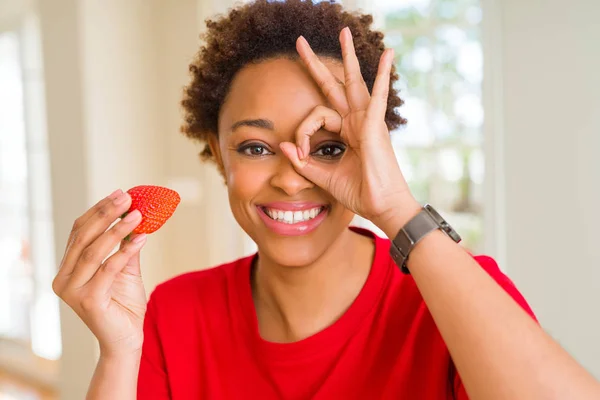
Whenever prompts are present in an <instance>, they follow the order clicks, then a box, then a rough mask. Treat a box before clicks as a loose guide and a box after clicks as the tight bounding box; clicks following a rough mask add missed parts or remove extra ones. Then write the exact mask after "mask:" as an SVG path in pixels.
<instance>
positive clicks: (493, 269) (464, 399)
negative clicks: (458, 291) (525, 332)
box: [452, 256, 537, 400]
mask: <svg viewBox="0 0 600 400" xmlns="http://www.w3.org/2000/svg"><path fill="white" fill-rule="evenodd" d="M474 258H475V260H476V261H477V262H478V263H479V265H480V266H481V267H482V268H483V269H484V270H485V271H486V272H487V273H488V274H489V275H490V276H491V277H492V278H494V280H495V281H496V282H497V283H498V284H499V285H500V286H501V287H502V288H503V289H504V290H505V291H506V293H508V294H509V295H510V297H512V298H513V300H515V301H516V302H517V304H518V305H519V306H521V308H522V309H523V310H525V312H526V313H527V314H529V315H530V316H531V318H533V319H534V320H536V321H537V319H536V317H535V315H534V314H533V311H532V310H531V307H529V304H527V301H526V300H525V298H524V297H523V295H522V294H521V293H520V292H519V291H518V290H517V287H516V286H515V285H514V283H513V282H512V281H511V280H510V278H509V277H507V276H506V275H504V274H503V273H502V271H500V268H498V264H497V263H496V261H495V260H494V259H493V258H491V257H488V256H475V257H474ZM452 368H453V370H456V368H455V367H454V366H452ZM454 393H455V394H456V396H455V398H456V399H458V400H468V399H469V397H468V396H467V392H466V390H465V387H464V386H463V384H462V381H461V379H460V376H458V373H455V375H454Z"/></svg>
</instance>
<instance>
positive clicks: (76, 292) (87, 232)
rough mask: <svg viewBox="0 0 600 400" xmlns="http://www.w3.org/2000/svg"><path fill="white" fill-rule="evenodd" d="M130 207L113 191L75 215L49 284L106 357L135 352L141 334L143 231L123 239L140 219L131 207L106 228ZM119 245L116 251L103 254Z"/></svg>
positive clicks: (128, 199)
mask: <svg viewBox="0 0 600 400" xmlns="http://www.w3.org/2000/svg"><path fill="white" fill-rule="evenodd" d="M130 205H131V197H130V196H129V194H127V193H123V192H122V191H121V190H117V191H116V192H114V193H113V194H111V195H110V196H108V197H107V198H105V199H103V200H101V201H100V202H99V203H98V204H96V205H95V206H93V207H92V208H90V209H89V210H88V211H87V212H86V213H85V214H83V215H82V216H81V217H79V218H77V220H75V223H74V225H73V229H72V230H71V234H70V236H69V241H68V243H67V247H66V250H65V255H64V257H63V260H62V262H61V265H60V269H59V271H58V274H57V275H56V277H55V278H54V281H53V283H52V289H53V290H54V292H55V293H56V294H57V295H58V296H59V297H60V298H61V299H62V300H63V301H64V302H65V303H67V304H68V305H69V306H70V307H71V308H72V309H73V310H74V311H75V312H76V313H77V315H79V317H80V318H81V319H82V320H83V322H84V323H85V324H86V325H87V326H88V328H89V329H90V330H91V331H92V333H93V334H94V335H95V336H96V338H97V339H98V341H99V342H100V351H101V354H102V355H105V356H122V355H128V354H135V353H139V352H140V351H141V348H142V343H143V337H144V336H143V322H144V314H145V312H146V292H145V290H144V285H143V282H142V277H141V272H140V250H141V248H142V247H143V245H144V243H145V242H146V235H145V234H142V235H138V236H135V237H132V238H131V240H130V241H125V240H124V238H125V237H126V236H127V235H128V234H129V233H131V232H132V231H133V229H134V228H135V227H136V226H137V225H139V223H140V222H141V219H142V217H141V214H140V212H139V211H137V210H135V211H132V212H130V213H129V214H128V215H127V217H126V218H123V219H122V220H120V221H119V222H117V223H116V224H115V225H114V226H112V227H111V225H112V224H113V222H115V221H116V220H117V219H118V218H119V217H120V216H121V215H123V213H125V212H126V211H127V210H129V207H130ZM109 228H110V229H109ZM119 243H121V246H120V248H119V251H117V252H116V253H114V254H113V255H111V256H110V257H108V258H107V256H108V255H109V254H110V253H111V252H112V250H113V249H114V248H115V247H116V246H117V245H119Z"/></svg>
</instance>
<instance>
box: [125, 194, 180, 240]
mask: <svg viewBox="0 0 600 400" xmlns="http://www.w3.org/2000/svg"><path fill="white" fill-rule="evenodd" d="M127 193H129V195H130V196H131V207H129V211H127V212H126V213H125V214H123V217H124V216H125V215H127V214H128V213H130V212H131V211H133V210H139V211H140V212H141V213H142V222H141V223H140V224H139V225H138V226H137V227H136V228H135V229H134V230H133V233H152V232H155V231H157V230H158V229H159V228H160V227H161V226H163V225H164V223H165V222H167V220H168V219H169V218H171V215H173V213H174V212H175V209H176V208H177V206H178V205H179V202H180V201H181V198H180V197H179V193H177V192H176V191H174V190H171V189H169V188H166V187H161V186H149V185H142V186H136V187H133V188H131V189H129V190H128V191H127Z"/></svg>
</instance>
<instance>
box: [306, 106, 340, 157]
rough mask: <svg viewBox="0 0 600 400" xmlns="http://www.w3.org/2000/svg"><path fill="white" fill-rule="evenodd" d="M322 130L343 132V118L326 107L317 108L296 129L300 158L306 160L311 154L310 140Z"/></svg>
mask: <svg viewBox="0 0 600 400" xmlns="http://www.w3.org/2000/svg"><path fill="white" fill-rule="evenodd" d="M320 129H325V130H328V131H329V132H334V133H339V132H340V131H341V130H342V116H341V115H340V114H339V113H338V112H336V111H335V110H332V109H331V108H328V107H325V106H317V107H315V108H314V109H313V110H312V111H311V112H310V114H308V116H307V117H306V118H304V120H303V121H302V122H301V123H300V125H299V126H298V129H296V146H298V156H299V157H300V159H301V160H304V159H306V158H307V157H308V155H309V154H310V138H311V137H312V136H313V135H314V134H315V133H316V132H318V131H319V130H320Z"/></svg>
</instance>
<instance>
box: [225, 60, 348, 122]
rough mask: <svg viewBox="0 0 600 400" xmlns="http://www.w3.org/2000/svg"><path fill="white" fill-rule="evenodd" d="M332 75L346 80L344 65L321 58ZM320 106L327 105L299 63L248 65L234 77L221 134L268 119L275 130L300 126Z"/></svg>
mask: <svg viewBox="0 0 600 400" xmlns="http://www.w3.org/2000/svg"><path fill="white" fill-rule="evenodd" d="M321 60H322V62H323V63H324V64H325V65H326V66H327V68H328V69H329V70H330V71H331V72H332V73H333V75H334V76H335V77H336V78H337V79H338V80H340V81H341V82H343V81H344V68H343V65H342V63H341V62H339V61H337V60H332V59H323V58H322V59H321ZM317 105H328V102H327V100H326V98H325V97H324V95H323V93H322V92H321V89H320V88H319V86H318V85H317V83H316V81H315V79H314V78H312V76H311V75H310V73H309V72H308V70H307V69H306V68H305V67H304V65H303V64H302V61H300V60H291V59H287V58H277V59H272V60H267V61H263V62H260V63H258V64H249V65H247V66H245V67H244V68H243V69H241V70H240V71H239V72H238V73H237V74H236V76H235V78H234V80H233V82H232V84H231V87H230V90H229V94H228V96H227V98H226V100H225V103H224V104H223V107H222V108H221V113H220V117H219V132H220V133H227V132H228V131H229V130H230V128H231V125H232V124H233V123H235V122H236V121H239V120H242V119H246V118H265V119H270V120H271V121H273V122H274V124H275V128H276V130H280V129H281V130H285V129H289V128H290V127H295V126H297V125H298V124H299V123H300V122H301V121H302V120H303V119H304V118H305V117H306V115H307V114H308V113H309V112H310V111H311V110H312V109H313V108H315V107H316V106H317Z"/></svg>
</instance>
